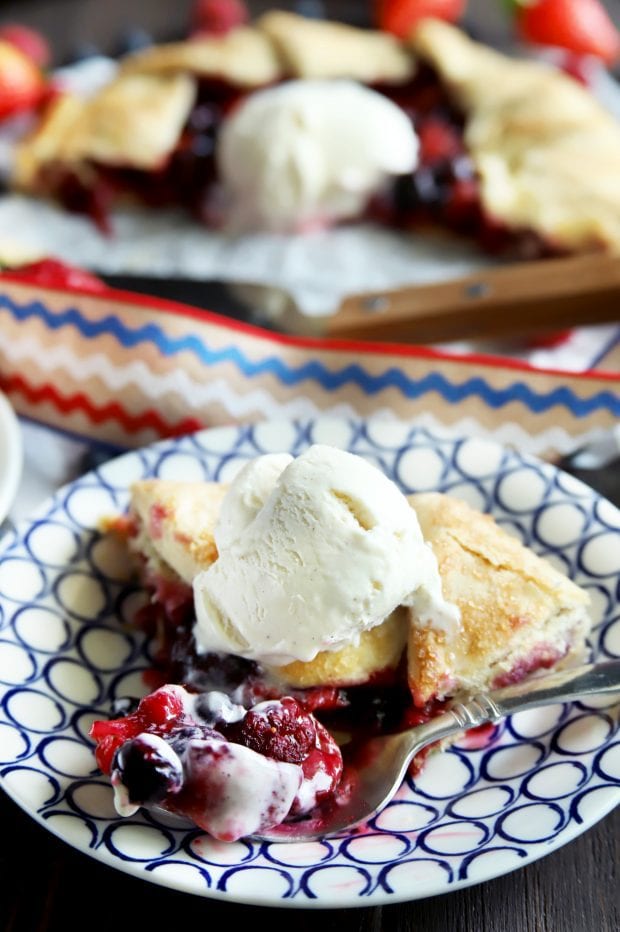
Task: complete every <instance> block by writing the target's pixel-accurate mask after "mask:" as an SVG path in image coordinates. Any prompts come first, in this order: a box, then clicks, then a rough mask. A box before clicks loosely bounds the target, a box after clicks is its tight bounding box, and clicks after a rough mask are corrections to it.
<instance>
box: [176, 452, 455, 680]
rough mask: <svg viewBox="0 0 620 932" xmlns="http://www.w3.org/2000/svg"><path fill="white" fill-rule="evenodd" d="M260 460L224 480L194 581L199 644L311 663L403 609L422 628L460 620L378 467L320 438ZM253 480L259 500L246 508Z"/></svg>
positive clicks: (412, 521) (404, 505) (408, 513)
mask: <svg viewBox="0 0 620 932" xmlns="http://www.w3.org/2000/svg"><path fill="white" fill-rule="evenodd" d="M263 459H264V458H260V459H259V460H257V461H255V462H254V464H251V465H250V466H247V467H245V469H244V470H242V472H241V473H240V474H239V476H238V479H237V480H236V481H233V483H232V486H231V488H230V489H229V491H228V493H227V496H226V500H225V508H224V514H225V516H226V517H225V522H224V524H223V525H222V527H221V528H219V529H218V531H216V539H217V540H218V552H219V556H218V559H217V560H216V561H215V563H213V564H212V566H210V567H209V569H207V570H205V571H204V572H202V573H200V574H199V575H198V576H197V577H196V578H195V580H194V602H195V608H196V624H195V627H194V635H195V639H196V644H197V647H198V650H199V651H201V652H205V651H222V652H226V653H234V654H238V655H241V656H243V657H248V658H251V659H254V660H257V661H261V662H264V663H271V664H285V663H289V662H291V661H293V660H301V661H309V660H312V659H314V657H315V656H316V655H317V653H319V651H322V650H339V649H341V648H343V647H345V646H347V645H349V644H355V643H357V641H358V640H359V636H360V634H361V633H362V632H363V631H365V630H368V629H370V628H372V627H374V626H375V625H378V624H380V623H381V622H382V621H384V619H385V618H386V617H387V616H388V615H389V614H390V612H392V611H393V610H394V609H395V608H396V607H397V606H398V605H401V604H411V605H415V608H416V613H417V614H418V617H420V621H421V622H423V623H425V622H426V621H430V622H432V623H434V624H437V623H438V624H440V625H445V626H448V625H452V624H454V623H455V622H456V623H457V622H458V610H457V609H456V608H455V606H452V605H450V604H449V603H446V602H445V601H444V599H443V597H442V594H441V581H440V577H439V571H438V568H437V563H436V560H435V557H434V555H433V552H432V550H431V549H430V547H429V546H428V545H427V544H426V543H425V542H424V539H423V537H422V532H421V530H420V526H419V524H418V519H417V517H416V514H415V512H414V511H413V509H412V508H411V507H410V505H409V503H408V502H407V499H406V498H405V496H404V495H403V494H402V493H401V492H400V490H399V489H398V488H397V486H396V485H395V484H394V483H393V482H392V481H391V480H390V479H388V478H387V476H385V475H384V474H383V473H382V472H381V471H380V470H378V469H377V468H376V467H375V466H373V465H371V464H370V463H368V462H367V461H366V460H364V459H362V458H361V457H359V456H355V455H354V454H352V453H347V452H344V451H342V450H338V449H336V448H334V447H329V446H323V445H318V444H317V445H315V446H312V447H310V448H309V449H308V450H307V451H306V452H305V453H303V454H302V455H301V456H299V457H298V458H297V459H295V460H292V461H290V462H289V463H288V465H286V464H283V465H284V468H283V469H282V470H281V471H280V472H279V473H278V470H277V469H274V468H273V466H274V461H273V460H271V461H266V462H265V463H264V464H263V463H262V462H261V460H263ZM252 475H254V476H255V477H258V478H257V480H256V481H257V485H258V486H259V487H260V490H261V491H260V495H261V496H264V498H263V504H262V506H261V507H259V508H258V510H256V511H254V510H253V509H252V508H249V509H248V507H247V489H248V486H251V485H252V483H251V482H250V478H251V476H252ZM269 483H271V485H272V487H271V490H270V491H269V493H268V494H266V495H265V493H266V492H267V486H268V485H269ZM246 522H247V523H246ZM231 528H234V531H233V532H232V533H231ZM222 530H223V531H224V538H222V536H221V531H222ZM218 535H219V536H218ZM222 540H224V541H226V542H227V545H226V546H220V542H221V541H222Z"/></svg>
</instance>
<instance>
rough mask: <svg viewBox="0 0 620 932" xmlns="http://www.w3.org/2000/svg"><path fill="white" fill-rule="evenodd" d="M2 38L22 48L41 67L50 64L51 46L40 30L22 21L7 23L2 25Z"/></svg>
mask: <svg viewBox="0 0 620 932" xmlns="http://www.w3.org/2000/svg"><path fill="white" fill-rule="evenodd" d="M0 39H4V41H5V42H10V43H11V45H14V46H15V48H17V49H20V50H21V51H22V52H23V53H24V55H26V56H27V57H28V58H29V59H30V60H31V61H33V62H34V63H35V65H37V66H38V67H39V68H47V66H48V65H49V63H50V60H51V57H52V56H51V52H50V47H49V45H48V43H47V40H46V39H45V38H44V37H43V36H42V35H41V33H40V32H36V30H34V29H30V28H29V27H28V26H22V25H21V23H5V24H4V25H3V26H0Z"/></svg>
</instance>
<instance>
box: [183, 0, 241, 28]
mask: <svg viewBox="0 0 620 932" xmlns="http://www.w3.org/2000/svg"><path fill="white" fill-rule="evenodd" d="M248 19H249V13H248V9H247V7H246V5H245V3H244V2H243V0H196V3H195V4H194V8H193V11H192V35H204V34H211V35H219V36H222V35H225V34H226V33H227V32H230V31H231V30H232V29H236V28H237V26H243V24H244V23H247V21H248Z"/></svg>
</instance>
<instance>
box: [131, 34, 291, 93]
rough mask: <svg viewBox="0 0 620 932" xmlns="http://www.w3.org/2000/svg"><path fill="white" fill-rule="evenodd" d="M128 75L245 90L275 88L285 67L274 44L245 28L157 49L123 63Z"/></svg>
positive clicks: (133, 56)
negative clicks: (186, 77)
mask: <svg viewBox="0 0 620 932" xmlns="http://www.w3.org/2000/svg"><path fill="white" fill-rule="evenodd" d="M122 71H123V73H125V74H129V73H130V74H136V73H140V74H159V75H168V74H179V73H187V74H191V75H194V76H195V77H198V78H214V79H217V80H221V81H225V82H226V83H228V84H232V85H235V86H238V87H241V88H253V87H260V86H261V85H264V84H272V83H273V82H274V81H277V80H278V79H279V78H280V77H282V67H281V64H280V59H279V56H278V54H277V52H276V51H275V49H274V46H273V44H272V42H271V41H270V40H269V39H268V38H267V36H265V35H263V33H262V32H260V31H259V30H258V29H254V28H252V27H251V26H242V27H240V28H239V29H234V30H233V31H232V32H229V33H227V34H226V35H223V36H205V37H204V38H196V39H191V40H189V41H187V42H173V43H169V44H167V45H154V46H152V47H151V48H148V49H145V50H144V51H141V52H137V53H136V54H134V55H130V56H129V57H128V58H126V59H125V60H124V61H123V64H122Z"/></svg>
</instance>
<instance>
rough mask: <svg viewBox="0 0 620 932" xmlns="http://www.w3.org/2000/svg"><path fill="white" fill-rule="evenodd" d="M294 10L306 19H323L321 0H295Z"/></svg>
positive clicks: (323, 7) (323, 8)
mask: <svg viewBox="0 0 620 932" xmlns="http://www.w3.org/2000/svg"><path fill="white" fill-rule="evenodd" d="M294 8H295V12H296V13H299V15H300V16H306V17H307V18H308V19H325V18H326V12H325V4H324V3H322V2H321V0H296V3H294Z"/></svg>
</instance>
